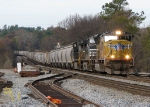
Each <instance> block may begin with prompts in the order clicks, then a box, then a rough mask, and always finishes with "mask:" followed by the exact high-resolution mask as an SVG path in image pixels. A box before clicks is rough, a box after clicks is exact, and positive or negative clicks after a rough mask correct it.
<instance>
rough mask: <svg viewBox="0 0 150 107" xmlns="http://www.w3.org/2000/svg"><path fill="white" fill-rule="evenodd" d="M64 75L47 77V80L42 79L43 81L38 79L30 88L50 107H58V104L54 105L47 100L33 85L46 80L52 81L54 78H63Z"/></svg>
mask: <svg viewBox="0 0 150 107" xmlns="http://www.w3.org/2000/svg"><path fill="white" fill-rule="evenodd" d="M61 75H63V74H57V75H54V76H51V77H46V78H42V79H38V80H35V81H33V82H31V83H30V84H29V85H28V87H29V88H30V89H31V90H32V91H33V92H34V93H35V94H36V95H37V96H38V97H39V98H41V99H42V100H43V101H44V103H46V104H47V105H48V106H49V107H58V106H57V105H56V104H54V103H52V102H51V101H50V100H49V99H47V98H46V96H45V95H43V94H42V93H41V92H40V91H38V90H37V89H36V88H35V87H34V86H33V85H34V84H35V83H37V82H38V81H42V80H44V79H52V78H55V77H58V76H61Z"/></svg>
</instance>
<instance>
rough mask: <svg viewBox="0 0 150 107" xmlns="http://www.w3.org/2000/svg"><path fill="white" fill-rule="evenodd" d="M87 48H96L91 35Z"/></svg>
mask: <svg viewBox="0 0 150 107" xmlns="http://www.w3.org/2000/svg"><path fill="white" fill-rule="evenodd" d="M89 48H90V49H95V48H96V44H95V40H94V38H93V37H91V38H90V39H89Z"/></svg>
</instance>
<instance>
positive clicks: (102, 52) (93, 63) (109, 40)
mask: <svg viewBox="0 0 150 107" xmlns="http://www.w3.org/2000/svg"><path fill="white" fill-rule="evenodd" d="M132 38H133V35H132V34H130V33H127V32H121V31H116V32H106V33H103V34H97V35H94V36H92V37H90V38H88V39H87V40H84V41H80V42H75V43H74V44H73V50H74V54H73V55H72V56H73V58H72V59H74V60H73V65H74V66H73V68H74V69H80V70H89V71H98V72H107V73H108V74H129V73H131V72H133V66H134V58H133V56H132Z"/></svg>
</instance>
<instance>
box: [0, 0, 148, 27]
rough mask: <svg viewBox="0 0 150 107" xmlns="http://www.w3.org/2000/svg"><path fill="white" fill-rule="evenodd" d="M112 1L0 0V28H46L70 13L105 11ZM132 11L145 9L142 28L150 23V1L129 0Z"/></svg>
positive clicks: (83, 13) (93, 13)
mask: <svg viewBox="0 0 150 107" xmlns="http://www.w3.org/2000/svg"><path fill="white" fill-rule="evenodd" d="M109 2H112V0H0V28H3V26H4V25H5V24H6V25H7V26H10V25H16V24H17V25H18V26H19V27H21V26H24V27H37V26H41V27H42V28H45V29H46V28H47V27H50V26H57V24H58V23H59V22H60V21H62V20H64V19H66V18H67V17H69V16H70V15H74V14H76V13H77V14H79V15H80V16H84V15H95V14H97V13H99V12H100V11H102V5H104V4H105V3H109ZM127 2H128V3H129V6H128V7H129V8H130V9H132V10H133V12H138V13H140V12H141V11H144V12H145V16H146V17H147V18H146V20H145V21H144V23H142V24H141V27H146V26H147V25H150V12H149V11H150V7H149V1H148V0H139V1H137V0H127Z"/></svg>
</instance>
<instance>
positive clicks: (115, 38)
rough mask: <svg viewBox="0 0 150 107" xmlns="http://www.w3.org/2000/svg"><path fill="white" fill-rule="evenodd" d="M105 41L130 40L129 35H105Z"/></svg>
mask: <svg viewBox="0 0 150 107" xmlns="http://www.w3.org/2000/svg"><path fill="white" fill-rule="evenodd" d="M104 40H105V42H107V41H110V40H128V41H131V40H132V36H131V35H121V36H114V35H107V36H105V37H104Z"/></svg>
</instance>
